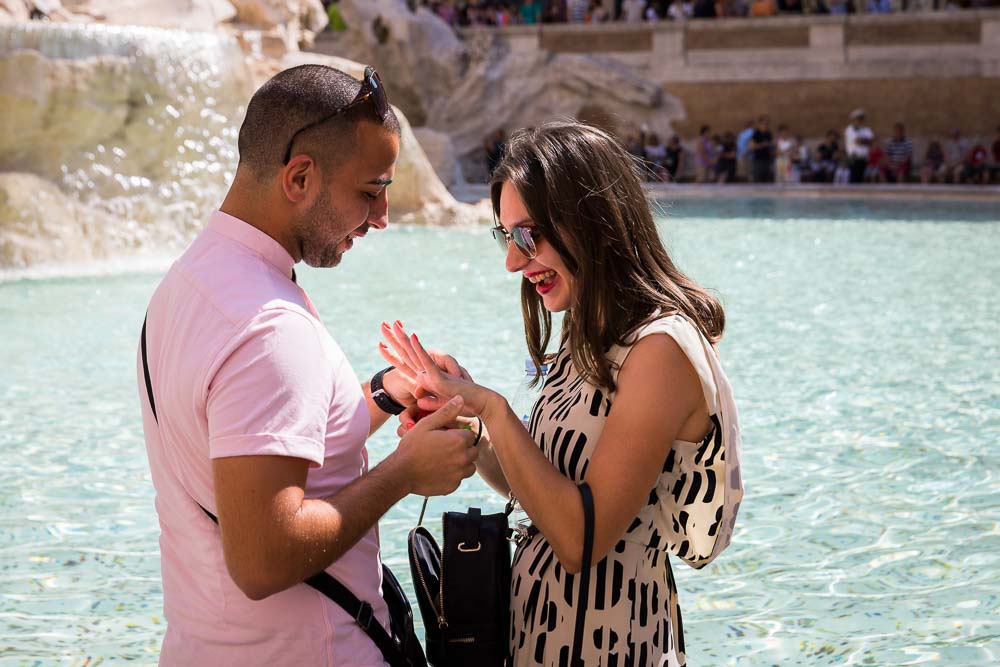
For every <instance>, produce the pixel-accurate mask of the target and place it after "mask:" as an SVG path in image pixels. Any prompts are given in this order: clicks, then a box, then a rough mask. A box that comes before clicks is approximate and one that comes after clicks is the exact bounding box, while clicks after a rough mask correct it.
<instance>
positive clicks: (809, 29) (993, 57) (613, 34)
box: [459, 9, 1000, 82]
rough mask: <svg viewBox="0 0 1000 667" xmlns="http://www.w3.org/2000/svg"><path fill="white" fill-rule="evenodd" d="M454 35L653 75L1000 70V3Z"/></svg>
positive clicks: (511, 28)
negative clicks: (919, 66)
mask: <svg viewBox="0 0 1000 667" xmlns="http://www.w3.org/2000/svg"><path fill="white" fill-rule="evenodd" d="M459 34H460V35H461V36H462V37H463V38H465V39H472V40H475V39H483V38H485V37H487V34H488V35H490V36H492V38H493V39H500V40H502V41H504V42H506V43H507V45H508V46H509V48H511V49H518V50H542V51H550V52H552V53H590V54H595V55H596V54H600V55H605V56H609V57H612V58H615V59H618V60H621V61H623V62H625V63H626V64H629V65H631V66H633V67H636V68H638V69H640V70H642V71H643V73H644V74H645V75H646V76H648V77H649V78H651V79H652V80H654V81H658V82H665V81H688V80H699V81H704V80H706V77H707V80H726V79H729V78H734V77H735V78H738V79H746V78H763V79H767V80H781V79H787V78H802V77H803V76H806V77H807V78H839V77H841V76H844V75H847V74H848V72H847V71H840V70H842V69H844V68H849V70H850V72H849V74H850V75H851V76H858V75H860V76H862V77H865V76H866V73H865V71H863V70H865V69H866V68H867V70H868V72H867V78H871V77H875V76H881V75H884V74H885V73H887V72H889V71H890V70H892V68H893V67H895V66H896V65H898V64H899V63H901V62H906V63H910V64H911V65H907V67H912V63H915V62H921V61H928V62H932V63H938V65H934V66H933V67H936V68H940V66H941V64H943V63H948V64H949V65H952V64H955V62H950V63H949V61H961V63H960V64H959V67H960V68H961V72H956V73H961V74H964V75H969V74H981V75H984V76H1000V9H983V10H966V11H955V12H921V13H901V14H888V15H870V14H868V15H851V16H820V15H807V16H794V17H792V16H778V17H771V18H759V19H754V18H732V19H715V20H693V21H687V22H680V23H678V22H671V21H660V22H656V23H641V24H627V23H621V22H618V23H603V24H599V25H574V24H542V25H532V26H527V25H519V26H509V27H504V28H492V27H470V28H462V29H459ZM808 65H813V66H814V67H813V68H812V69H813V70H814V71H807V70H808V67H807V66H808ZM747 66H751V70H750V71H748V70H747ZM758 66H764V67H763V68H761V67H758ZM706 67H707V69H706ZM804 67H805V68H806V69H804ZM859 67H860V68H861V69H860V70H859Z"/></svg>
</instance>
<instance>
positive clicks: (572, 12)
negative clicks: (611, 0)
mask: <svg viewBox="0 0 1000 667" xmlns="http://www.w3.org/2000/svg"><path fill="white" fill-rule="evenodd" d="M589 6H590V5H589V2H588V0H566V20H567V22H569V23H586V22H587V9H588V7H589Z"/></svg>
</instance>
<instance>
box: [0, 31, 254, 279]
mask: <svg viewBox="0 0 1000 667" xmlns="http://www.w3.org/2000/svg"><path fill="white" fill-rule="evenodd" d="M252 90H253V85H252V82H251V77H250V73H249V71H248V69H247V66H246V64H245V60H244V56H243V53H242V51H241V50H240V48H239V45H238V44H237V42H236V40H235V39H233V38H232V37H229V36H226V35H220V34H213V33H196V32H184V31H179V30H164V29H156V28H141V27H131V26H109V25H97V24H54V23H53V24H49V23H30V24H22V25H9V26H0V109H2V110H3V113H2V114H0V129H2V131H0V170H2V172H0V270H3V269H15V268H24V267H30V266H35V265H38V264H44V263H52V262H60V263H66V262H84V261H92V260H95V259H98V260H99V259H107V258H112V257H118V256H122V255H124V254H131V253H134V252H135V251H140V252H142V251H147V252H149V251H156V252H164V251H166V252H170V251H171V250H174V249H176V248H177V247H179V246H181V245H183V243H185V242H186V241H188V240H189V239H190V238H191V236H192V235H193V232H194V231H195V230H196V229H197V228H198V227H200V224H201V222H202V220H203V218H204V216H205V214H206V212H207V211H209V210H211V208H212V207H214V206H216V205H218V202H219V201H221V198H222V195H223V193H224V188H225V186H226V185H227V184H228V182H229V180H230V178H231V176H232V173H233V171H234V170H235V168H236V163H237V151H236V137H237V133H238V128H239V123H240V121H241V120H242V116H243V112H244V108H243V106H242V105H243V104H245V101H246V100H247V99H248V98H249V95H250V93H251V92H252Z"/></svg>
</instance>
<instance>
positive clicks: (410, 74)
mask: <svg viewBox="0 0 1000 667" xmlns="http://www.w3.org/2000/svg"><path fill="white" fill-rule="evenodd" d="M340 13H341V15H342V16H343V17H344V22H345V23H347V26H348V30H347V31H346V32H343V33H338V34H336V35H334V36H332V39H333V40H334V41H333V42H331V43H332V44H333V45H334V46H333V48H334V49H335V50H336V53H337V54H338V55H340V56H343V57H344V58H350V59H351V60H357V61H358V62H366V63H373V64H377V65H378V68H379V72H380V73H381V74H382V78H384V79H385V80H386V81H387V82H391V86H392V88H391V90H390V92H391V95H392V100H393V102H394V103H395V104H397V105H398V106H399V108H400V109H402V110H403V113H405V114H406V117H407V118H409V119H410V122H411V123H413V124H414V125H415V126H420V125H426V124H428V120H429V115H430V106H431V105H432V104H433V103H434V102H435V101H436V100H439V99H443V98H447V97H448V96H449V95H450V94H451V93H452V91H453V87H454V85H455V83H456V82H457V81H459V80H460V79H461V77H462V75H463V73H464V71H465V66H466V63H465V58H466V49H465V47H464V46H463V44H462V42H460V41H459V39H458V37H456V36H455V33H454V31H452V29H451V28H450V27H449V26H448V25H447V24H446V23H444V22H443V21H441V19H439V18H438V17H437V16H435V15H434V14H433V13H432V12H430V11H428V10H427V9H425V8H423V7H420V8H419V9H417V11H416V12H411V11H410V10H409V9H408V8H407V7H406V4H405V2H403V1H402V0H341V2H340Z"/></svg>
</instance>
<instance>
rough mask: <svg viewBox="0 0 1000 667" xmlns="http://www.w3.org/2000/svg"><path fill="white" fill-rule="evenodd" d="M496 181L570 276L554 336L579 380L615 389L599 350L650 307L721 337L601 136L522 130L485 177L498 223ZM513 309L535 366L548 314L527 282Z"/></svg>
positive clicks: (578, 128) (626, 170) (623, 159)
mask: <svg viewBox="0 0 1000 667" xmlns="http://www.w3.org/2000/svg"><path fill="white" fill-rule="evenodd" d="M504 183H510V184H511V185H513V186H514V187H515V188H516V189H517V192H518V194H520V196H521V199H522V200H523V201H524V205H525V208H526V209H527V212H528V215H529V216H530V217H531V220H532V222H533V223H534V227H535V229H536V230H537V232H538V234H539V236H540V237H541V238H542V239H544V242H545V243H549V244H551V245H552V247H553V248H554V249H555V250H556V252H558V253H559V256H560V257H561V258H562V260H563V262H564V263H565V264H566V267H567V269H568V270H569V271H570V272H571V273H572V274H573V278H574V280H575V283H576V289H575V300H574V301H573V303H572V305H571V306H570V308H569V310H568V311H567V312H566V315H565V317H564V318H563V338H564V339H565V340H567V341H568V344H569V345H570V353H571V355H572V359H573V365H574V366H575V367H576V369H577V371H578V372H579V373H580V374H581V375H583V376H584V377H586V378H587V379H588V381H590V382H591V383H593V384H595V385H597V386H600V387H606V388H608V389H610V390H614V389H615V383H614V380H613V379H612V371H613V369H612V367H611V362H610V361H609V359H608V358H607V353H608V351H609V350H610V349H611V347H612V346H613V345H624V344H626V343H627V341H628V338H629V335H630V334H632V333H633V332H634V331H635V330H636V329H638V328H639V327H640V326H641V325H643V324H645V323H647V322H649V321H651V320H652V319H653V318H654V317H656V313H657V312H658V311H659V312H660V314H661V316H662V315H667V314H670V313H681V314H683V315H684V316H685V317H687V318H688V319H690V320H691V322H692V323H694V324H695V326H697V327H698V328H699V329H700V330H701V332H702V333H703V334H705V337H706V338H708V340H710V341H711V342H713V343H715V342H717V341H718V340H719V339H720V338H721V337H722V330H723V328H724V327H725V314H724V313H723V309H722V305H721V304H720V303H719V300H718V299H716V298H715V297H714V296H712V295H711V294H709V293H708V292H707V291H706V290H705V289H704V288H702V287H701V286H699V285H698V284H697V283H695V282H694V281H692V280H691V279H690V278H688V277H687V276H685V275H684V274H683V273H681V272H680V270H678V269H677V267H676V266H674V263H673V262H672V261H671V259H670V256H669V255H668V254H667V251H666V249H665V248H664V247H663V243H662V242H661V240H660V235H659V233H658V232H657V229H656V225H655V224H654V222H653V216H652V213H651V212H650V209H649V202H648V201H647V200H646V196H645V193H644V192H643V189H642V183H641V179H640V167H639V165H638V164H637V163H636V161H635V158H633V157H632V156H631V155H629V153H628V152H626V151H625V149H624V148H623V147H622V146H621V145H620V144H619V143H618V142H617V141H616V140H615V139H613V138H612V137H611V136H610V135H608V134H607V133H605V132H604V131H602V130H599V129H597V128H595V127H591V126H589V125H585V124H583V123H577V122H551V123H546V124H545V125H542V126H540V127H537V128H533V129H527V130H521V131H519V132H517V133H515V134H514V135H513V136H512V137H511V139H510V141H509V143H508V144H507V147H506V151H505V153H504V156H503V159H502V160H501V162H500V164H499V165H498V166H497V168H496V170H495V171H494V172H493V179H492V183H491V187H490V195H491V198H492V200H493V212H494V214H495V215H496V216H497V217H499V215H500V192H501V190H502V189H503V184H504ZM521 310H522V312H523V315H524V334H525V338H526V340H527V343H528V352H529V354H530V355H531V358H532V359H533V360H534V361H535V363H536V364H539V365H540V364H541V363H542V362H543V361H547V360H548V359H547V358H546V355H545V350H546V348H547V347H548V344H549V340H550V338H551V335H552V316H551V314H550V313H549V311H547V310H546V309H545V307H544V305H543V304H542V299H541V297H540V296H539V295H538V293H537V292H536V291H535V287H534V285H532V284H531V283H530V282H528V281H527V280H524V281H523V282H522V283H521ZM536 380H537V378H536Z"/></svg>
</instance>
